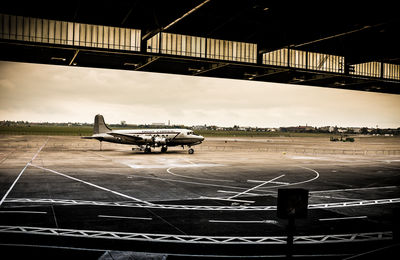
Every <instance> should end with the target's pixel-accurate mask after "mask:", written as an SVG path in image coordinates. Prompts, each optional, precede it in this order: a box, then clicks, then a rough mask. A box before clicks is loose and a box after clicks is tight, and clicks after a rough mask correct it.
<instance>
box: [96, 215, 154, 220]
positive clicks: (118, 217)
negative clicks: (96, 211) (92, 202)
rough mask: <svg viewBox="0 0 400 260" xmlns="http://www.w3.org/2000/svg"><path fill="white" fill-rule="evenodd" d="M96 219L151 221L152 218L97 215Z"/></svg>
mask: <svg viewBox="0 0 400 260" xmlns="http://www.w3.org/2000/svg"><path fill="white" fill-rule="evenodd" d="M97 217H99V218H116V219H134V220H153V218H143V217H126V216H110V215H98V216H97Z"/></svg>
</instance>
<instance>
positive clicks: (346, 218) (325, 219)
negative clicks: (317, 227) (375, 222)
mask: <svg viewBox="0 0 400 260" xmlns="http://www.w3.org/2000/svg"><path fill="white" fill-rule="evenodd" d="M366 218H367V216H358V217H343V218H320V219H319V221H335V220H348V219H366Z"/></svg>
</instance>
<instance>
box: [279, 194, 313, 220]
mask: <svg viewBox="0 0 400 260" xmlns="http://www.w3.org/2000/svg"><path fill="white" fill-rule="evenodd" d="M307 209H308V190H305V189H278V210H277V215H278V218H282V219H287V218H307Z"/></svg>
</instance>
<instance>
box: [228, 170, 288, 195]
mask: <svg viewBox="0 0 400 260" xmlns="http://www.w3.org/2000/svg"><path fill="white" fill-rule="evenodd" d="M284 176H285V174H282V175H280V176H278V177H275V178H273V179H271V180H269V181H259V182H261V184H259V185H256V186H254V187H253V188H250V189H248V190H245V191H242V192H239V193H238V194H236V195H233V196H231V197H229V198H228V199H233V198H236V197H239V196H240V195H243V194H246V193H247V192H249V191H252V190H255V189H257V188H260V187H261V186H264V185H265V184H267V183H270V182H272V181H275V180H277V179H280V178H282V177H284ZM253 182H254V180H253Z"/></svg>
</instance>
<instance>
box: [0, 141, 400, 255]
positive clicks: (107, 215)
mask: <svg viewBox="0 0 400 260" xmlns="http://www.w3.org/2000/svg"><path fill="white" fill-rule="evenodd" d="M101 148H102V149H101V150H100V146H99V142H97V141H93V140H83V139H80V138H79V137H66V136H52V137H46V136H0V198H1V199H2V201H1V207H0V226H1V227H3V231H1V230H0V233H1V234H6V235H7V236H8V237H9V238H10V237H11V236H10V234H13V235H15V236H16V237H15V238H14V240H13V243H14V244H18V243H19V242H20V241H22V240H23V241H25V239H26V237H24V238H23V239H21V236H20V235H21V234H23V235H27V234H28V235H35V234H36V235H37V234H38V231H35V232H36V233H35V232H33V231H32V230H30V229H29V230H28V229H26V228H25V229H23V228H21V227H35V228H38V227H40V228H46V230H45V231H43V230H41V231H40V232H50V234H51V232H53V233H57V232H58V233H57V234H58V235H60V232H64V233H63V234H64V235H66V236H67V237H68V236H69V235H68V234H67V233H65V232H67V231H65V230H68V232H70V233H69V234H71V232H76V231H80V230H86V231H87V230H89V231H96V232H97V231H105V232H110V233H103V236H108V235H111V236H113V237H114V238H115V239H116V240H118V239H120V236H121V234H119V233H118V232H124V233H129V234H143V233H146V234H155V235H160V234H162V235H167V236H163V237H161V238H157V239H159V240H163V239H166V243H167V242H171V240H168V239H176V240H177V241H178V242H179V241H181V242H182V243H183V244H184V245H186V244H185V243H186V242H187V241H182V240H181V239H183V240H185V239H189V238H188V237H191V236H192V237H195V240H193V241H191V243H194V242H196V241H198V242H204V241H205V243H206V244H207V243H208V244H212V243H213V241H217V240H218V239H222V238H221V237H228V240H229V241H239V242H240V241H243V238H244V237H251V238H263V237H264V238H265V237H278V238H277V239H278V240H279V239H280V238H279V237H282V236H285V234H286V226H287V220H282V219H278V218H277V217H276V203H277V202H276V201H277V190H278V189H280V188H303V189H307V190H309V201H308V203H309V211H308V217H307V218H306V219H299V220H296V233H295V236H305V237H307V239H310V243H311V242H312V243H316V244H320V243H321V242H324V241H328V240H331V239H334V240H341V239H342V237H340V235H343V234H348V235H349V236H350V238H352V239H350V240H349V241H348V242H349V245H350V244H351V243H352V242H357V241H354V240H357V239H358V238H359V237H358V235H357V234H377V235H376V236H377V237H376V239H375V240H376V241H378V242H376V243H375V242H374V243H373V245H376V246H375V247H378V246H381V244H380V243H381V241H382V239H383V240H385V239H387V240H386V242H387V241H392V240H391V238H392V236H393V234H392V233H391V231H392V230H393V219H394V214H393V212H394V211H395V210H396V209H397V210H398V208H399V203H400V189H399V187H400V174H399V173H400V138H398V137H357V138H356V140H355V142H354V143H344V142H330V141H329V138H326V137H305V138H286V137H276V138H242V137H241V138H234V137H229V138H207V139H206V140H205V142H204V143H203V144H201V145H199V146H196V147H194V149H195V153H194V154H193V155H190V154H188V153H187V150H183V149H182V148H170V149H169V150H168V152H167V153H161V152H160V151H159V150H156V151H154V152H153V153H151V154H144V153H143V152H140V151H132V150H131V147H130V146H127V145H119V144H109V143H103V144H102V147H101ZM10 227H18V228H19V229H18V232H17V231H15V232H10ZM113 232H114V233H113ZM382 232H386V233H382ZM83 233H84V232H83ZM80 234H82V232H81V233H80ZM47 235H49V234H47ZM84 235H85V234H84ZM84 235H82V236H84ZM313 236H314V237H315V236H322V237H321V238H314V237H313ZM324 236H325V237H324ZM368 236H369V235H367V237H368ZM386 236H387V237H386ZM167 237H168V238H167ZM363 237H365V235H363ZM97 238H98V237H97ZM130 238H132V235H131V237H130ZM130 238H129V239H130ZM107 239H110V238H109V237H107ZM151 239H153V240H151ZM151 239H150V240H151V241H152V242H154V238H151ZM314 239H317V240H318V239H320V240H319V241H315V240H314ZM122 240H124V241H126V240H127V238H124V239H122ZM159 240H157V241H159ZM203 240H204V241H203ZM228 240H224V241H223V242H221V241H220V240H218V241H217V242H218V243H216V244H220V243H226V242H228V244H229V241H228ZM278 240H277V241H278ZM372 240H374V239H372ZM372 240H371V241H372ZM118 241H119V240H118ZM135 241H136V240H135ZM143 241H145V240H143ZM260 241H261V242H260ZM307 241H308V240H307ZM28 242H29V243H28ZM28 242H25V243H27V244H32V241H30V240H28ZM239 242H237V244H240V243H239ZM264 242H265V239H264V240H262V239H261V240H257V241H256V242H255V243H254V244H255V245H257V244H263V243H264ZM303 242H304V241H303ZM2 243H3V244H4V241H2ZM46 243H47V244H48V243H49V242H48V241H47V242H46ZM71 243H72V242H71ZM113 243H114V246H113V247H112V249H120V248H119V247H118V245H115V244H118V243H117V242H113ZM277 243H280V242H279V241H278V242H277ZM6 244H7V243H6ZM47 244H46V245H47ZM247 244H251V243H246V245H247ZM308 244H309V243H308ZM387 244H388V243H386V244H385V245H387ZM389 244H390V243H389ZM73 245H74V244H73V243H72V244H69V242H68V243H67V242H66V243H64V244H62V246H68V247H71V246H72V247H74V246H73ZM81 245H82V244H81ZM99 245H100V244H98V246H97V247H96V246H93V245H85V246H84V247H85V248H86V247H90V248H97V249H99V248H98V247H99ZM165 245H166V244H163V243H161V246H158V247H157V249H156V250H152V247H151V248H150V249H148V250H147V249H146V251H157V252H160V253H168V252H170V251H169V250H168V249H167V247H166V246H165ZM346 245H347V244H346ZM353 245H354V244H353ZM357 245H358V244H357ZM366 245H367V244H366ZM57 246H60V244H57ZM100 247H101V248H100V249H108V248H104V246H100ZM105 247H107V246H105ZM344 247H345V248H346V249H345V250H343V248H344ZM351 247H352V246H343V245H341V247H340V251H341V252H340V253H342V254H343V255H352V254H355V253H361V252H364V251H367V250H368V249H370V248H371V247H369V245H368V246H363V245H360V246H358V247H357V250H356V252H352V251H351V250H350V249H351ZM183 248H184V247H183ZM372 248H373V247H372ZM123 249H125V247H124V248H123ZM171 250H172V249H171ZM218 250H219V249H218ZM218 250H216V249H213V250H211V251H212V254H215V252H218V254H222V255H226V254H228V255H229V254H230V252H226V250H225V249H222V251H218ZM135 251H137V250H135ZM139 251H140V250H139ZM172 251H173V253H174V254H176V255H179V254H186V253H188V252H187V251H186V250H185V249H182V247H180V248H179V247H178V248H177V249H173V250H172ZM189 251H190V250H189ZM205 251H206V250H204V248H202V249H195V250H194V252H195V253H196V254H202V253H204V252H205ZM336 251H337V250H335V248H333V249H332V250H331V251H330V252H331V254H332V255H335V254H338V253H339V252H336ZM190 252H191V251H190ZM252 252H253V251H252ZM254 252H258V251H257V250H255V251H254ZM313 252H315V251H313ZM103 253H104V252H103ZM278 253H279V252H278ZM210 254H211V253H210ZM231 254H232V255H235V254H236V253H232V252H231ZM255 254H257V253H255ZM263 254H265V252H263ZM304 254H307V252H306V251H304ZM308 254H309V253H308Z"/></svg>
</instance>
